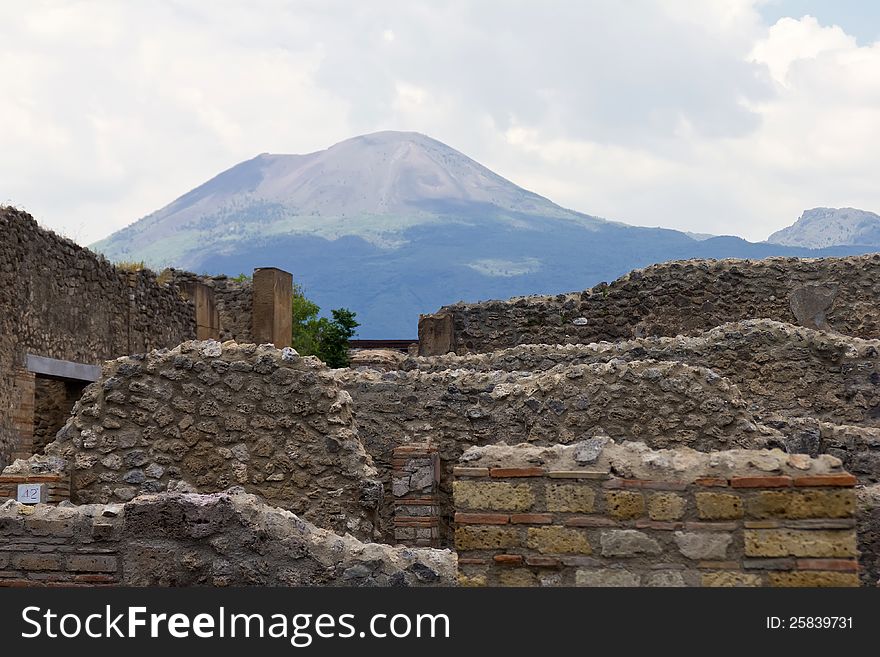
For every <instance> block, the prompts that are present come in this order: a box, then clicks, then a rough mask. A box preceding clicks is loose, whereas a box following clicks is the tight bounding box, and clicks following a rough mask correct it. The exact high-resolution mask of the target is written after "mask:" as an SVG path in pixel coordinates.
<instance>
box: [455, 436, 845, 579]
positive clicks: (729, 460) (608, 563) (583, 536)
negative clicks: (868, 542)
mask: <svg viewBox="0 0 880 657" xmlns="http://www.w3.org/2000/svg"><path fill="white" fill-rule="evenodd" d="M641 447H643V446H641ZM641 447H639V446H637V445H636V444H633V443H627V444H625V445H615V444H613V443H610V444H607V445H605V446H604V449H602V445H601V444H597V443H593V444H589V443H581V444H579V445H574V446H567V447H563V446H555V447H552V448H547V449H541V448H535V447H530V446H520V447H507V446H506V445H505V446H491V447H485V448H475V449H473V450H470V451H469V452H466V453H465V454H464V456H463V457H462V464H461V465H460V466H459V467H457V468H455V471H454V475H455V481H454V484H453V488H454V500H455V510H456V514H455V524H456V527H455V546H456V549H457V551H458V553H459V568H460V583H461V584H463V585H482V586H486V585H488V586H539V585H540V586H858V583H859V580H858V568H859V566H858V561H857V558H856V557H857V555H858V551H857V548H856V530H855V510H856V498H855V492H854V490H853V486H854V484H855V477H853V476H852V475H850V474H848V473H846V472H844V471H843V470H842V468H841V467H840V461H839V460H837V459H835V458H834V457H829V456H821V457H819V458H817V459H811V458H810V457H808V456H805V455H788V454H784V453H783V452H781V451H779V450H760V451H758V450H754V451H748V450H733V451H729V452H716V453H713V454H699V453H696V452H693V451H691V450H687V449H680V450H660V451H652V450H646V449H643V448H641Z"/></svg>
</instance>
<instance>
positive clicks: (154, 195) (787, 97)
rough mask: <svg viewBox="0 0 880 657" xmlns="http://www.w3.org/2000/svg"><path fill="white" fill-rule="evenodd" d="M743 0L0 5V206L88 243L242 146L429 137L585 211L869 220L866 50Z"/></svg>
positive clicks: (879, 84) (305, 146)
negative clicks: (850, 212)
mask: <svg viewBox="0 0 880 657" xmlns="http://www.w3.org/2000/svg"><path fill="white" fill-rule="evenodd" d="M754 4H755V3H754V2H752V1H751V0H736V1H730V0H711V1H710V0H707V1H705V2H699V3H694V2H686V1H684V0H654V1H651V0H632V1H630V2H626V3H610V2H602V1H595V2H579V3H572V2H562V1H558V2H546V3H527V2H509V1H504V2H502V1H500V0H498V1H495V2H490V1H485V2H479V3H474V2H466V1H464V0H458V1H456V0H453V1H451V2H445V3H435V2H430V1H429V0H422V1H415V0H413V1H411V2H406V3H401V2H393V1H391V0H388V1H387V2H375V3H350V2H343V1H342V0H330V1H321V2H319V1H317V0H314V1H311V2H296V3H290V2H285V1H283V0H261V1H259V2H254V3H246V4H245V3H238V2H233V1H232V0H217V1H214V2H204V1H198V0H175V1H173V2H172V1H170V0H169V1H167V2H161V3H106V2H98V1H94V2H93V1H79V2H31V3H21V4H18V5H16V6H12V3H6V4H3V5H0V79H2V80H3V81H4V93H3V94H2V95H0V124H2V125H3V126H4V129H3V130H2V131H0V151H2V152H3V153H4V157H3V158H0V202H2V201H7V200H8V201H12V202H15V203H17V204H20V205H22V206H24V207H25V208H27V209H29V210H30V211H32V212H33V213H34V214H35V215H37V216H38V218H40V219H41V220H43V221H44V222H45V223H47V224H48V225H50V226H51V227H54V228H56V229H60V230H63V231H65V232H67V233H68V234H72V235H73V236H74V237H76V238H78V239H79V240H80V241H82V242H90V241H93V240H95V239H98V238H100V237H103V236H104V235H106V234H108V233H109V232H111V231H112V230H115V229H117V228H119V227H121V226H123V225H125V224H126V223H129V222H130V221H132V220H134V219H137V218H138V217H140V216H142V215H144V214H146V213H148V212H150V211H152V210H155V209H158V208H159V207H160V206H162V205H164V204H166V203H168V202H170V201H171V200H172V199H173V198H175V197H176V196H178V195H180V194H182V193H184V192H186V191H188V190H189V189H191V188H192V187H194V186H196V185H198V184H200V183H201V182H204V181H205V180H207V179H208V178H210V177H211V176H213V175H215V174H216V173H218V172H219V171H220V170H222V169H224V168H227V167H229V166H231V165H233V164H235V163H236V162H239V161H241V160H244V159H247V158H250V157H253V156H254V155H256V154H257V153H259V152H264V151H269V152H308V151H313V150H317V149H320V148H324V147H326V146H328V145H330V144H332V143H334V142H336V141H339V140H341V139H344V138H346V137H349V136H352V135H354V134H359V133H363V132H371V131H375V130H381V129H401V130H417V131H420V132H424V133H427V134H429V135H431V136H433V137H436V138H437V139H440V140H441V141H444V142H446V143H448V144H449V145H451V146H453V147H455V148H458V149H460V150H462V151H464V152H465V153H466V154H467V155H470V156H471V157H474V158H475V159H477V160H479V161H481V162H482V163H484V164H486V165H487V166H489V167H490V168H492V169H494V170H496V171H497V172H498V173H500V174H501V175H504V176H506V177H508V178H510V179H512V180H513V181H514V182H516V183H518V184H520V185H522V186H524V187H528V188H530V189H533V190H534V191H537V192H538V193H541V194H544V195H546V196H549V197H550V198H552V199H553V200H555V201H556V202H558V203H560V204H562V205H565V206H567V207H571V208H574V209H577V210H580V211H583V212H587V213H591V214H597V215H600V216H605V217H607V218H611V219H618V220H623V221H629V222H632V223H638V224H643V225H658V224H661V225H666V226H669V227H676V228H681V229H686V230H694V231H699V232H717V233H738V234H741V235H743V236H746V237H748V238H750V239H763V238H765V237H766V236H767V235H768V234H769V233H770V232H772V231H773V230H775V229H777V228H780V227H782V226H784V225H787V224H789V223H791V222H792V221H793V220H794V219H795V218H796V217H797V216H798V215H799V214H800V212H801V211H802V210H803V209H804V208H807V207H811V206H815V205H855V206H857V207H863V208H865V209H868V210H875V211H876V210H878V209H880V189H877V187H876V184H875V182H874V181H876V180H877V178H878V174H880V171H878V169H880V164H878V162H877V159H876V157H875V155H874V154H875V153H876V152H877V151H878V149H880V136H877V135H876V134H875V133H876V132H877V131H876V129H875V126H876V125H877V124H878V120H880V116H878V112H880V110H878V109H877V108H880V46H877V47H876V48H875V47H859V46H858V45H857V44H856V42H855V40H854V39H853V38H852V37H850V36H849V35H847V34H846V33H845V32H844V31H843V30H841V28H839V27H835V26H827V25H823V24H822V23H821V22H820V21H818V20H817V19H815V18H812V17H803V18H800V19H798V20H795V19H791V18H786V19H782V20H780V21H779V22H777V23H776V24H775V25H773V26H768V25H765V24H763V23H762V22H761V20H760V17H759V15H758V14H757V12H756V11H755V10H754Z"/></svg>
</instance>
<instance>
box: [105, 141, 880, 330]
mask: <svg viewBox="0 0 880 657" xmlns="http://www.w3.org/2000/svg"><path fill="white" fill-rule="evenodd" d="M92 248H93V249H95V250H97V251H100V252H102V253H104V254H105V255H106V256H107V257H108V258H110V259H111V260H135V261H140V260H143V261H144V262H146V263H147V264H148V265H150V266H151V267H154V268H161V267H165V266H174V267H179V268H184V269H189V270H192V271H197V272H207V273H225V274H230V275H236V274H239V273H241V272H248V273H249V272H250V271H251V270H252V269H253V268H254V267H265V266H275V267H280V268H282V269H286V270H288V271H290V272H292V273H293V276H294V280H295V281H297V282H298V283H300V284H302V285H303V287H304V289H305V291H306V294H307V295H308V296H309V297H310V298H311V299H313V300H314V301H315V302H316V303H318V304H319V305H320V306H321V307H322V308H323V309H324V310H329V309H330V308H337V307H347V308H350V309H351V310H354V311H356V312H357V315H358V320H359V321H360V322H361V325H362V326H361V328H360V330H359V336H358V337H362V338H412V337H415V335H416V325H417V322H418V315H419V313H424V312H432V311H434V310H436V309H437V308H439V307H440V306H442V305H444V304H448V303H452V302H455V301H458V300H466V301H476V300H479V299H487V298H507V297H510V296H516V295H523V294H535V293H541V294H551V293H556V292H563V291H570V290H577V289H583V288H585V287H589V286H591V285H593V284H595V283H597V282H599V281H602V280H606V281H607V280H612V279H614V278H616V277H618V276H620V275H622V274H624V273H626V272H627V271H629V270H631V269H634V268H637V267H643V266H645V265H648V264H651V263H655V262H662V261H664V260H672V259H681V258H693V257H700V258H708V257H747V258H761V257H766V256H769V255H798V256H807V257H809V256H812V257H815V256H821V255H844V254H849V253H862V252H865V251H866V250H867V248H865V247H834V248H828V249H821V250H812V249H806V248H797V247H789V246H783V245H778V244H767V243H761V244H754V243H750V242H746V241H744V240H742V239H740V238H736V237H714V238H710V239H705V240H695V239H693V238H691V237H689V236H688V235H686V234H685V233H682V232H679V231H675V230H667V229H662V228H641V227H635V226H628V225H625V224H621V223H616V222H611V221H606V220H603V219H600V218H598V217H593V216H590V215H586V214H581V213H579V212H574V211H572V210H567V209H565V208H562V207H560V206H558V205H556V204H555V203H553V202H551V201H550V200H548V199H546V198H544V197H542V196H539V195H538V194H535V193H533V192H530V191H527V190H525V189H523V188H521V187H518V186H517V185H515V184H513V183H512V182H510V181H509V180H506V179H504V178H502V177H501V176H499V175H497V174H495V173H493V172H492V171H490V170H489V169H487V168H486V167H484V166H482V165H480V164H479V163H477V162H475V161H474V160H472V159H470V158H469V157H467V156H465V155H464V154H462V153H460V152H458V151H456V150H455V149H453V148H450V147H448V146H446V145H445V144H442V143H441V142H439V141H436V140H434V139H431V138H430V137H426V136H425V135H421V134H418V133H413V132H379V133H375V134H370V135H364V136H360V137H354V138H352V139H348V140H346V141H343V142H340V143H338V144H336V145H334V146H331V147H330V148H328V149H326V150H323V151H319V152H316V153H309V154H306V155H270V154H268V153H264V154H262V155H258V156H257V157H255V158H253V159H251V160H247V161H246V162H242V163H240V164H237V165H236V166H234V167H232V168H231V169H228V170H227V171H224V172H222V173H220V174H219V175H217V176H216V177H214V178H212V179H211V180H209V181H208V182H206V183H204V184H203V185H201V186H199V187H197V188H195V189H194V190H192V191H190V192H188V193H186V194H184V195H183V196H181V197H180V198H178V199H177V200H175V201H173V202H172V203H170V204H169V205H167V206H165V207H164V208H162V209H160V210H157V211H156V212H153V213H152V214H150V215H147V216H146V217H144V218H142V219H140V220H138V221H136V222H135V223H133V224H132V225H130V226H128V227H126V228H124V229H122V230H120V231H118V232H116V233H114V234H113V235H111V236H110V237H108V238H107V239H105V240H102V241H100V242H97V243H96V244H94V245H92Z"/></svg>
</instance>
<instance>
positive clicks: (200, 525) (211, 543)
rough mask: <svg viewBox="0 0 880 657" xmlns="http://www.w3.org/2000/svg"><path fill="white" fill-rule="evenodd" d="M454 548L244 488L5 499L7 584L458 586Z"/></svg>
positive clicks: (3, 569)
mask: <svg viewBox="0 0 880 657" xmlns="http://www.w3.org/2000/svg"><path fill="white" fill-rule="evenodd" d="M455 583H456V555H455V553H453V552H450V551H449V550H431V549H412V548H403V547H391V546H388V545H379V544H376V543H361V542H360V541H358V540H357V539H355V538H354V537H352V536H339V535H337V534H334V533H333V532H330V531H327V530H325V529H320V528H317V527H315V526H314V525H312V524H311V523H308V522H305V521H304V520H301V519H300V518H298V517H296V516H295V515H293V514H292V513H291V512H289V511H285V510H283V509H278V508H273V507H270V506H268V505H266V504H265V502H263V501H262V500H260V499H259V498H257V497H255V496H253V495H248V494H246V493H244V492H243V491H241V490H240V489H232V490H230V491H228V492H224V493H215V494H211V495H199V494H186V493H184V494H182V493H161V494H155V495H144V496H141V497H138V498H137V499H135V500H132V501H131V502H127V503H125V504H84V505H80V506H73V505H70V504H69V503H68V504H61V505H58V506H50V505H39V506H36V507H34V506H26V505H23V504H19V503H17V502H15V501H14V500H9V501H8V502H6V503H4V504H2V505H0V587H4V586H453V585H455Z"/></svg>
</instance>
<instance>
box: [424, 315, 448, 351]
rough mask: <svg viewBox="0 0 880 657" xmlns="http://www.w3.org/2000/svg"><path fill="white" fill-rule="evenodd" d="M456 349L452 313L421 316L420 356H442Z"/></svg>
mask: <svg viewBox="0 0 880 657" xmlns="http://www.w3.org/2000/svg"><path fill="white" fill-rule="evenodd" d="M450 351H452V352H454V351H455V329H454V325H453V321H452V313H448V312H442V313H435V314H433V315H421V316H420V317H419V356H442V355H443V354H448V353H449V352H450Z"/></svg>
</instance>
